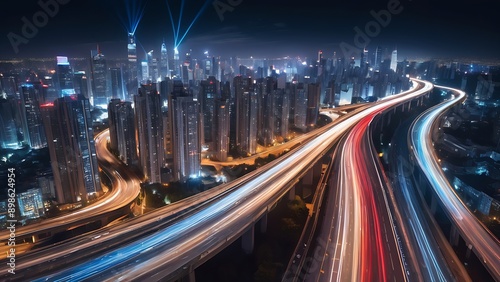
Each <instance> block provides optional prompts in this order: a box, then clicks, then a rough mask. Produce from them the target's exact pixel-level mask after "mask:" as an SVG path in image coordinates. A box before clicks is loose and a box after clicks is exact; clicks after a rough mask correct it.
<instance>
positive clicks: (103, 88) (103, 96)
mask: <svg viewBox="0 0 500 282" xmlns="http://www.w3.org/2000/svg"><path fill="white" fill-rule="evenodd" d="M90 68H91V78H92V80H91V84H92V97H93V98H94V100H93V102H94V107H95V106H101V107H102V108H105V107H106V105H107V103H108V97H107V96H108V95H107V93H108V79H107V76H108V69H107V65H106V59H105V58H104V55H103V54H102V53H101V51H100V50H99V47H97V50H92V51H91V52H90Z"/></svg>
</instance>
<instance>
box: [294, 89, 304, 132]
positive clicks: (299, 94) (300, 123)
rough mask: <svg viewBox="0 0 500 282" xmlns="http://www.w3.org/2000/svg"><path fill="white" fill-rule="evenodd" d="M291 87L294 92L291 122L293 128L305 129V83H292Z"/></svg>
mask: <svg viewBox="0 0 500 282" xmlns="http://www.w3.org/2000/svg"><path fill="white" fill-rule="evenodd" d="M292 87H294V89H293V91H294V93H295V103H294V104H295V105H294V106H295V107H294V117H293V124H294V126H295V128H297V129H299V130H302V131H305V130H306V129H307V121H306V116H307V104H308V103H307V88H306V87H307V85H304V84H303V83H299V84H293V85H292Z"/></svg>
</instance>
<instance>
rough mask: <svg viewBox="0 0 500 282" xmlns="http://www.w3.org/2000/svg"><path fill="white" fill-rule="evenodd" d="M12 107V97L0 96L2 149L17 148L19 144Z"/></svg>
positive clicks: (0, 137) (0, 138)
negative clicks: (4, 97)
mask: <svg viewBox="0 0 500 282" xmlns="http://www.w3.org/2000/svg"><path fill="white" fill-rule="evenodd" d="M14 109H15V107H14V99H13V98H11V97H9V98H7V99H3V98H0V147H1V148H3V149H18V148H19V147H20V145H21V141H22V140H19V139H18V135H17V126H16V119H15V111H14Z"/></svg>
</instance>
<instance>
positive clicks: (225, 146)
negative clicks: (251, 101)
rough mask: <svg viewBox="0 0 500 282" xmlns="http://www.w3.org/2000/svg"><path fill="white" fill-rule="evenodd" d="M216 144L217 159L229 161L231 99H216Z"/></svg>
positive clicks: (214, 150) (215, 153)
mask: <svg viewBox="0 0 500 282" xmlns="http://www.w3.org/2000/svg"><path fill="white" fill-rule="evenodd" d="M213 132H214V146H213V152H214V156H215V159H217V160H218V161H221V162H224V161H227V153H228V152H229V101H228V100H226V99H224V98H220V99H217V100H216V101H215V119H214V130H213Z"/></svg>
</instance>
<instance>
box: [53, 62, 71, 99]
mask: <svg viewBox="0 0 500 282" xmlns="http://www.w3.org/2000/svg"><path fill="white" fill-rule="evenodd" d="M56 75H57V80H58V83H59V85H58V86H59V97H64V96H69V95H73V94H75V87H74V85H73V70H72V69H71V66H70V65H69V61H68V57H63V56H58V57H57V70H56Z"/></svg>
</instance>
